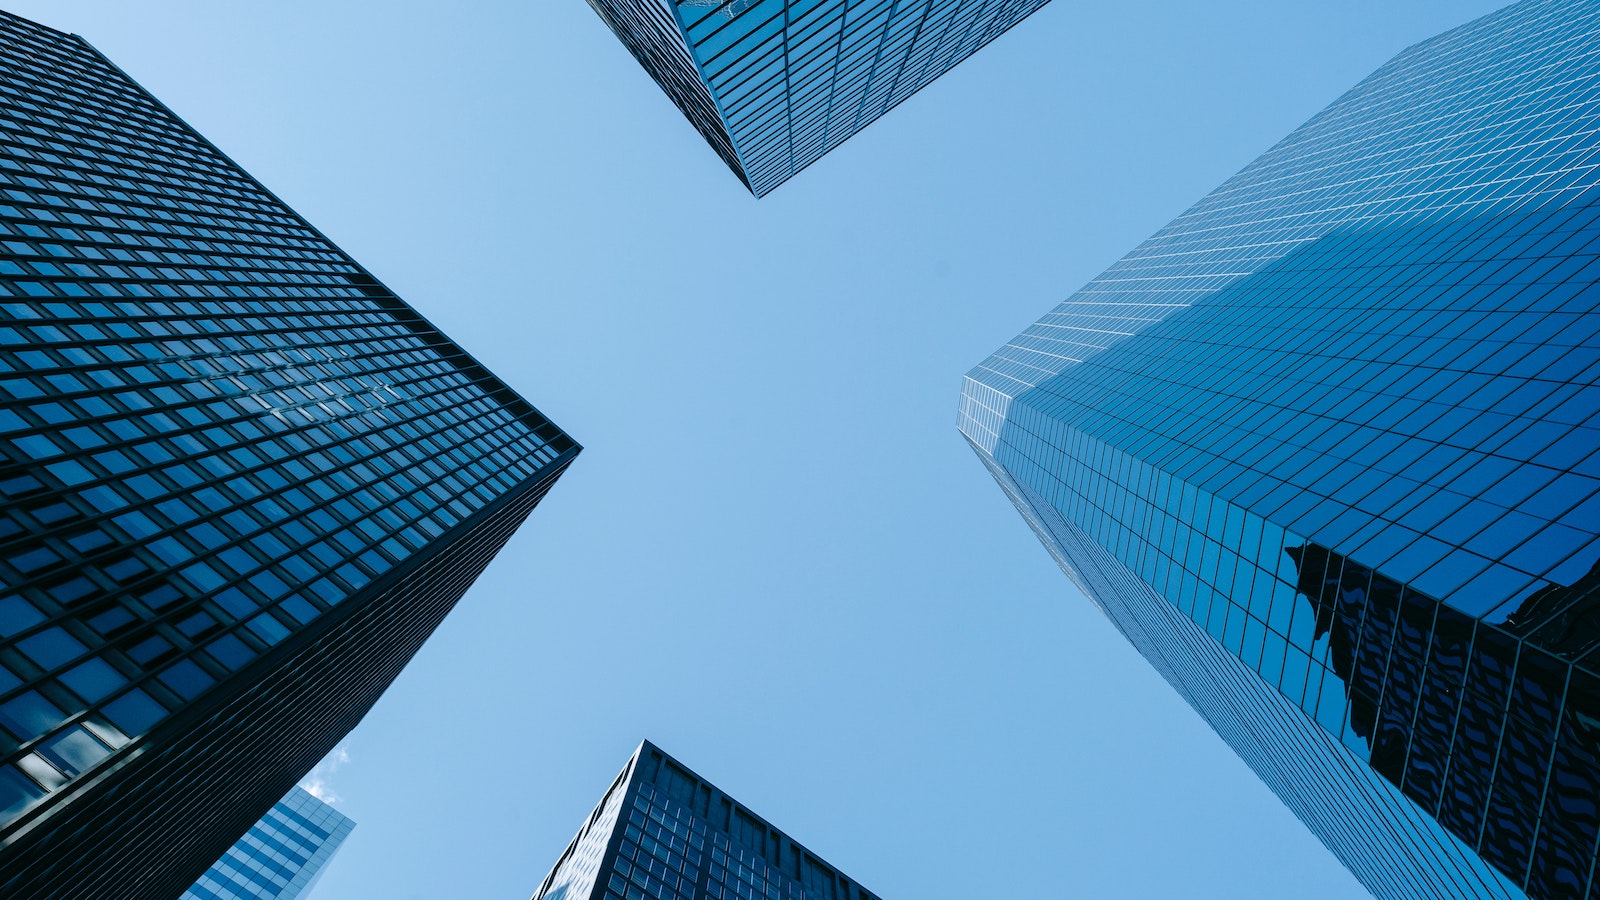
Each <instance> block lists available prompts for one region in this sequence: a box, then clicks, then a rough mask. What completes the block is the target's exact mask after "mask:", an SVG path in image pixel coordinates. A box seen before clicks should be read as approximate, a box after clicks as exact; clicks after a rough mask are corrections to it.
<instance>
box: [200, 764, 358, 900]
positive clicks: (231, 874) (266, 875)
mask: <svg viewBox="0 0 1600 900" xmlns="http://www.w3.org/2000/svg"><path fill="white" fill-rule="evenodd" d="M355 827H356V823H354V822H352V821H350V819H349V818H347V817H346V816H345V815H343V814H342V813H340V812H339V811H338V810H336V809H334V808H333V807H332V806H329V805H328V804H326V803H324V802H322V801H321V800H318V799H317V798H316V797H313V796H312V795H311V794H309V793H307V792H306V791H305V790H303V789H301V788H299V787H296V788H294V789H293V790H291V791H290V792H289V795H288V796H286V797H284V798H283V799H282V800H279V801H278V802H277V803H274V804H273V805H272V808H271V809H269V810H267V814H266V815H264V816H262V817H261V821H259V822H257V823H256V824H254V825H252V826H250V830H249V831H247V832H245V835H244V837H242V838H239V840H238V841H236V842H235V843H234V845H233V846H232V847H229V848H228V852H227V853H224V854H222V858H221V859H219V860H217V861H216V862H214V863H212V864H211V868H209V869H207V870H206V873H205V874H204V875H202V876H200V880H199V881H196V882H195V883H194V884H193V885H192V886H191V887H190V888H189V889H188V890H187V891H184V892H183V896H182V897H180V898H178V900H260V898H263V897H270V898H273V900H296V898H298V897H301V896H303V895H306V894H309V893H310V892H311V886H312V885H314V884H316V881H317V879H318V878H320V877H321V876H322V872H323V869H324V867H325V866H327V864H328V860H330V859H332V858H333V854H335V853H337V852H338V851H339V845H340V844H343V843H344V839H345V838H347V837H349V836H350V832H351V831H352V830H353V829H354V828H355Z"/></svg>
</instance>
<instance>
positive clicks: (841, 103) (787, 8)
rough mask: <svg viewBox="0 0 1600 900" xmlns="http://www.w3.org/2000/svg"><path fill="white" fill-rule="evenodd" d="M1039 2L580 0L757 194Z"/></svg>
mask: <svg viewBox="0 0 1600 900" xmlns="http://www.w3.org/2000/svg"><path fill="white" fill-rule="evenodd" d="M1046 2H1048V0H1000V2H993V0H909V2H901V0H854V2H852V0H589V5H590V6H592V7H594V9H595V11H596V12H598V13H599V14H600V18H601V19H604V20H605V23H606V24H607V25H609V26H610V27H611V30H612V31H613V32H615V33H616V35H617V37H619V38H621V39H622V42H623V43H624V44H626V45H627V47H628V50H630V51H631V52H632V53H633V55H634V58H635V59H637V60H639V63H640V64H641V65H643V66H644V68H645V70H646V71H648V72H649V73H650V76H651V77H652V78H654V79H655V80H656V83H657V84H659V85H661V89H662V90H664V91H666V92H667V96H669V97H671V98H672V101H673V102H674V103H676V104H678V108H679V109H680V110H682V111H683V114H684V115H685V116H688V117H689V121H690V122H691V123H693V125H694V127H695V128H696V129H698V130H699V132H700V134H701V135H703V136H704V137H705V139H706V140H707V141H708V142H709V143H710V144H711V146H712V148H713V149H714V150H716V151H717V153H718V155H720V156H721V157H722V160H723V162H726V163H727V164H728V168H730V169H732V170H733V173H734V174H735V175H737V176H739V180H740V181H743V182H744V184H745V186H746V187H748V188H749V189H750V191H751V193H753V194H755V195H756V196H757V197H760V196H763V195H765V194H766V193H767V192H768V191H771V190H772V189H773V188H775V187H777V186H778V185H780V184H782V183H783V182H785V181H787V180H788V179H789V177H790V176H792V175H794V174H795V173H797V172H799V171H800V170H801V169H804V168H805V167H806V166H809V165H811V164H812V163H814V162H816V161H817V160H818V159H820V158H821V157H822V155H823V154H824V153H827V152H828V151H829V150H832V149H833V148H834V147H837V146H839V145H840V144H842V143H844V141H845V140H846V139H848V138H849V137H850V136H851V135H853V134H855V133H856V132H858V131H860V130H861V129H863V128H865V127H867V126H868V125H870V124H871V123H872V121H873V120H874V119H876V118H878V117H879V116H881V115H883V114H884V113H886V112H888V111H889V109H890V108H891V107H893V106H895V105H896V104H898V103H899V102H900V101H902V100H904V99H906V98H907V97H910V96H911V95H912V94H915V93H916V92H917V91H919V90H921V89H922V88H923V87H924V86H926V85H927V84H928V83H929V82H931V81H933V80H934V79H935V78H938V77H939V76H940V75H943V74H944V73H945V72H948V71H949V70H950V69H952V68H953V67H955V65H956V64H957V63H959V62H961V61H962V60H964V59H966V58H967V57H968V56H971V55H972V54H973V53H975V52H977V51H978V49H979V48H981V47H983V46H984V45H985V44H987V43H989V42H990V41H992V40H994V39H995V38H997V37H999V36H1000V35H1001V34H1002V33H1003V32H1005V31H1006V29H1008V28H1010V27H1011V26H1013V25H1015V24H1017V23H1018V22H1020V21H1022V20H1023V19H1025V18H1027V17H1028V16H1029V15H1030V14H1032V13H1033V12H1034V11H1035V10H1037V9H1039V8H1040V7H1041V6H1044V5H1045V3H1046Z"/></svg>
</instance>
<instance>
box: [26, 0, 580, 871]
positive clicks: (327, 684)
mask: <svg viewBox="0 0 1600 900" xmlns="http://www.w3.org/2000/svg"><path fill="white" fill-rule="evenodd" d="M0 404H3V405H0V496H3V502H0V896H4V897H7V898H31V897H43V896H51V897H84V898H88V897H127V898H140V897H156V898H162V900H170V898H172V897H176V896H178V895H179V894H180V893H182V892H183V890H184V889H185V888H187V887H188V886H189V885H190V884H191V883H192V882H194V881H195V879H196V878H197V877H199V876H200V874H201V873H202V872H203V871H205V869H206V867H207V866H208V865H210V864H211V863H212V862H213V861H215V860H216V859H217V858H218V857H219V856H221V855H222V853H223V852H224V851H225V850H227V849H228V845H229V844H231V843H232V842H233V840H234V839H235V838H237V837H239V836H240V835H241V834H243V833H244V832H245V831H246V830H247V829H248V828H249V827H250V826H251V824H252V823H254V822H255V821H256V820H257V818H259V817H260V816H261V815H262V814H263V813H264V812H266V811H267V810H268V808H270V807H271V806H272V805H273V803H274V802H276V801H277V800H278V799H279V798H280V797H282V796H283V795H284V794H285V792H286V791H288V790H289V789H290V788H291V787H292V786H293V785H294V784H295V782H296V781H297V780H299V778H300V777H301V776H302V775H303V774H304V773H305V772H306V771H307V770H308V769H310V768H311V766H312V765H313V764H315V763H316V762H317V760H319V759H320V758H322V757H323V756H324V755H325V754H326V753H328V752H329V750H331V749H332V748H333V746H334V744H335V743H336V742H337V741H338V740H339V738H340V737H341V736H342V735H344V734H345V733H346V732H348V731H349V730H350V729H351V728H353V727H354V726H355V724H356V723H357V722H358V721H360V719H361V717H362V716H363V715H364V714H365V713H366V711H367V710H368V709H369V708H370V707H371V706H372V704H373V703H374V702H376V700H377V699H378V697H379V695H381V694H382V693H383V691H384V689H385V688H386V687H387V686H388V685H389V683H390V682H391V681H392V680H393V679H394V677H395V676H396V675H397V674H398V673H399V672H400V669H401V667H402V666H404V665H405V664H406V661H407V660H409V659H410V658H411V656H412V654H414V653H415V652H416V650H417V649H418V647H419V646H421V644H422V642H423V640H424V639H425V638H426V637H427V636H428V634H429V633H430V632H431V631H432V630H433V628H434V627H435V626H436V625H437V624H438V623H439V621H440V620H441V619H442V618H443V616H444V615H445V613H447V612H448V611H449V610H450V608H451V607H452V606H453V605H454V603H455V602H456V600H457V599H458V598H459V597H460V596H461V595H462V593H463V592H464V591H465V590H466V589H467V587H468V586H469V585H470V584H471V583H472V581H473V579H474V578H475V577H476V576H477V575H478V573H479V572H480V571H481V570H482V569H483V567H484V566H485V565H487V564H488V562H489V560H490V559H491V558H492V557H493V556H494V554H495V552H496V551H497V550H498V549H499V548H500V546H501V545H502V544H503V543H504V542H505V541H506V540H507V539H508V538H509V537H510V535H511V533H512V532H513V531H514V530H515V528H516V527H517V525H518V523H519V522H520V521H521V520H522V519H523V517H525V516H526V515H527V514H528V512H529V510H531V509H532V508H533V506H534V504H536V503H537V502H538V501H539V499H540V498H541V497H542V496H543V495H544V493H545V492H546V491H547V490H548V489H549V488H550V486H551V484H552V483H553V482H554V481H555V479H556V477H557V476H558V475H559V474H560V473H561V472H562V471H563V470H564V469H565V467H566V466H567V465H568V464H569V463H570V462H571V461H572V459H573V457H574V456H575V455H576V454H577V452H578V447H577V445H575V444H574V443H573V442H572V440H571V439H569V438H568V437H567V436H566V435H564V434H563V433H562V432H561V431H560V430H559V429H557V428H556V427H555V426H554V425H552V424H551V423H550V422H549V421H548V420H546V419H545V418H544V417H543V416H541V415H540V414H539V413H538V411H537V410H535V409H534V408H533V407H532V406H530V405H529V404H528V403H527V402H525V401H524V400H523V399H521V398H520V397H519V396H518V395H517V394H516V393H515V392H513V391H512V390H511V389H510V388H508V387H507V386H506V385H504V384H502V383H501V382H500V381H498V380H497V379H495V377H494V376H493V375H491V374H490V373H489V372H487V371H485V370H484V369H483V368H482V367H481V366H480V365H478V364H477V363H476V362H475V361H474V360H473V359H472V358H471V357H470V356H468V355H467V354H466V353H465V352H464V351H462V350H461V348H460V347H457V346H456V345H455V344H453V343H451V342H450V341H449V339H448V338H446V337H445V336H444V335H442V334H440V333H439V332H438V331H437V330H436V329H434V328H433V327H432V326H430V325H429V324H428V323H427V322H426V321H424V320H423V319H422V318H421V317H420V316H419V315H417V313H416V312H414V311H413V310H412V309H411V308H410V307H408V306H406V305H405V304H404V303H402V302H401V301H400V300H399V299H397V298H396V297H395V296H394V295H393V294H392V293H390V292H389V290H388V289H387V288H385V287H384V286H383V285H382V284H380V283H379V282H378V281H377V280H376V279H375V278H373V277H372V276H371V275H370V274H369V273H367V272H366V271H365V270H363V269H362V268H361V267H360V266H358V265H356V264H355V263H354V262H353V261H352V260H351V259H350V258H349V257H347V256H346V255H345V254H344V253H342V252H341V251H340V250H339V248H338V247H335V246H334V245H333V244H331V243H330V242H329V241H328V240H327V239H326V238H324V237H323V236H322V235H321V234H319V233H318V232H317V231H316V230H315V229H313V228H311V227H310V226H309V225H307V224H306V223H305V222H304V221H303V220H301V219H300V218H299V217H298V216H296V215H295V213H294V212H293V211H292V210H290V209H289V208H288V207H286V206H285V205H284V204H283V203H281V202H280V201H279V200H277V199H276V198H275V197H273V196H272V195H271V194H270V193H268V192H267V191H266V190H265V189H264V188H262V187H261V186H260V185H259V184H257V183H256V182H255V181H254V180H252V179H251V178H250V176H249V175H247V174H246V173H244V172H243V171H241V170H240V169H239V167H238V166H236V165H234V164H233V163H232V162H231V161H230V160H229V159H228V158H227V157H225V156H224V155H223V154H222V153H221V152H219V151H218V150H217V149H216V148H215V147H213V146H211V145H210V144H208V143H207V142H206V141H205V139H204V138H202V137H200V136H199V135H198V134H196V133H195V132H194V131H193V130H192V129H190V128H189V127H188V126H187V125H185V124H184V123H183V122H182V121H180V120H179V119H178V118H177V117H176V116H174V115H173V114H172V112H171V111H169V110H168V109H166V108H165V107H163V106H162V105H161V104H160V103H159V102H158V101H156V100H155V99H153V98H152V97H150V96H149V95H148V94H146V93H145V92H144V91H143V90H141V89H140V88H139V87H138V86H137V85H136V84H134V83H133V82H132V81H131V80H130V79H129V78H128V77H127V76H126V75H124V74H123V73H122V72H121V71H120V70H118V69H117V68H116V67H115V66H114V65H112V64H111V63H110V62H108V61H107V60H106V59H105V58H104V57H102V56H100V55H99V54H98V53H96V52H95V51H94V49H93V48H91V47H90V46H88V44H86V43H85V42H84V41H82V40H81V39H79V38H76V37H73V36H69V35H65V34H61V33H59V32H55V31H52V30H49V29H47V28H43V27H41V26H38V25H34V24H32V23H29V22H26V21H23V20H20V19H17V18H14V17H10V16H5V15H3V14H0Z"/></svg>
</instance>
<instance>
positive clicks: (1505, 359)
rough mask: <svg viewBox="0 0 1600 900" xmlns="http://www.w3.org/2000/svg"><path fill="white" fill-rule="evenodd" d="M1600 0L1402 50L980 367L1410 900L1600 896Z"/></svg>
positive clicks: (968, 414) (1289, 797)
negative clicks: (1599, 851)
mask: <svg viewBox="0 0 1600 900" xmlns="http://www.w3.org/2000/svg"><path fill="white" fill-rule="evenodd" d="M1597 280H1600V5H1597V4H1594V3H1586V2H1581V3H1580V2H1556V0H1525V2H1522V3H1518V4H1515V5H1513V6H1511V7H1508V8H1507V9H1505V10H1502V11H1500V12H1498V13H1495V14H1493V15H1490V16H1487V17H1485V18H1483V19H1480V20H1478V21H1475V22H1472V23H1470V24H1468V25H1465V26H1462V27H1460V28H1457V29H1454V30H1452V31H1448V32H1446V33H1444V34H1441V35H1439V36H1437V37H1435V38H1433V39H1431V40H1428V41H1424V42H1423V43H1421V44H1418V45H1417V46H1415V47H1412V48H1410V49H1408V50H1406V51H1405V52H1403V53H1401V54H1400V55H1398V56H1397V57H1395V58H1394V59H1393V60H1392V61H1390V62H1389V63H1387V64H1386V65H1384V66H1383V67H1382V68H1380V69H1379V70H1378V71H1376V72H1374V73H1373V74H1372V75H1371V76H1370V77H1368V78H1367V79H1366V80H1365V81H1363V82H1362V83H1361V84H1359V85H1357V86H1356V87H1355V88H1354V89H1352V90H1351V91H1350V92H1349V93H1347V94H1346V95H1345V96H1343V97H1341V98H1340V99H1339V100H1337V101H1336V102H1334V103H1333V104H1332V105H1331V106H1329V107H1328V108H1327V109H1325V110H1323V111H1322V112H1321V113H1319V114H1317V115H1316V116H1315V117H1313V118H1312V119H1311V120H1310V121H1309V122H1307V123H1306V124H1305V125H1304V126H1302V127H1301V128H1299V129H1298V130H1296V131H1295V132H1294V133H1293V134H1291V135H1289V136H1288V137H1287V138H1285V139H1284V140H1283V141H1281V142H1280V143H1278V144H1277V145H1276V146H1275V147H1273V148H1272V149H1270V150H1269V151H1267V152H1266V153H1265V154H1264V155H1262V156H1261V157H1260V158H1259V159H1258V160H1256V161H1255V162H1254V163H1252V164H1250V165H1249V166H1247V167H1246V168H1245V169H1244V170H1243V171H1241V172H1240V173H1239V174H1238V175H1236V176H1234V177H1233V178H1231V179H1230V180H1228V181H1227V182H1226V183H1224V184H1223V185H1222V186H1221V187H1219V188H1218V189H1217V190H1216V191H1214V192H1213V193H1211V194H1210V195H1209V196H1207V197H1206V198H1204V199H1203V200H1201V201H1200V202H1199V203H1197V204H1196V205H1195V206H1194V207H1192V208H1191V209H1189V210H1188V211H1187V212H1185V213H1184V214H1183V215H1181V216H1179V217H1178V218H1177V219H1175V220H1174V221H1173V222H1172V223H1171V224H1169V225H1167V226H1166V227H1165V228H1163V229H1161V230H1160V231H1159V232H1157V233H1156V234H1155V235H1154V236H1152V237H1151V238H1150V239H1149V240H1147V241H1146V242H1145V243H1144V244H1142V245H1140V246H1139V247H1138V248H1136V249H1135V250H1134V251H1133V252H1131V253H1130V254H1128V255H1127V256H1126V257H1124V258H1123V259H1122V260H1121V261H1119V262H1117V263H1116V264H1115V265H1113V266H1112V267H1111V268H1110V269H1108V270H1107V271H1106V272H1105V273H1103V274H1102V275H1101V276H1099V277H1098V278H1096V279H1095V280H1094V281H1092V282H1091V283H1090V284H1088V285H1087V286H1085V287H1084V288H1083V289H1082V290H1080V291H1079V292H1078V293H1076V294H1075V295H1073V296H1072V297H1071V298H1069V299H1068V300H1067V301H1066V302H1064V303H1062V304H1061V305H1060V306H1058V307H1057V308H1056V309H1055V310H1053V311H1052V312H1051V313H1049V314H1048V315H1046V316H1045V317H1044V318H1043V319H1041V320H1040V321H1039V322H1038V323H1036V324H1035V325H1033V326H1032V327H1030V328H1029V329H1028V330H1026V331H1025V332H1024V333H1022V334H1021V335H1019V336H1018V337H1017V338H1015V339H1014V340H1013V341H1011V342H1010V343H1008V344H1007V345H1006V346H1005V347H1003V348H1001V349H1000V350H999V351H997V352H996V353H995V354H994V355H993V356H991V357H990V358H989V359H987V360H985V361H984V362H983V363H982V364H981V365H979V366H978V367H976V368H975V369H973V370H972V371H971V372H970V373H968V375H967V378H966V381H965V384H964V388H963V396H962V400H961V408H960V428H961V431H962V433H963V434H964V435H965V436H966V437H967V439H968V440H969V442H970V443H971V445H972V446H973V448H974V450H976V451H977V453H978V455H979V457H980V458H981V459H982V460H983V462H984V463H985V465H986V466H987V467H988V468H989V470H990V471H991V472H992V474H993V475H994V477H995V478H996V479H997V480H998V481H999V482H1000V484H1001V486H1002V487H1003V488H1004V489H1005V490H1006V492H1007V494H1008V495H1009V496H1010V498H1011V499H1012V501H1013V502H1014V503H1015V504H1016V505H1017V507H1018V509H1019V510H1021V511H1022V513H1023V515H1024V516H1025V518H1026V519H1027V520H1028V522H1029V523H1030V525H1031V526H1032V527H1033V529H1034V530H1035V532H1036V533H1037V534H1038V535H1039V537H1040V539H1041V540H1042V541H1043V542H1044V543H1045V545H1046V546H1047V547H1048V548H1049V549H1050V551H1051V552H1052V553H1053V554H1054V555H1055V557H1056V558H1057V560H1058V561H1059V562H1060V563H1061V565H1062V567H1063V568H1064V569H1065V570H1066V571H1067V572H1068V574H1069V575H1071V576H1072V578H1073V580H1074V581H1075V582H1076V583H1077V584H1078V585H1079V586H1080V587H1081V588H1082V589H1083V591H1084V592H1085V593H1086V594H1087V595H1088V596H1089V597H1090V598H1091V599H1092V600H1093V601H1094V602H1095V603H1096V604H1097V605H1098V606H1099V607H1100V608H1101V609H1102V610H1104V611H1105V613H1106V615H1107V616H1108V617H1109V618H1110V619H1111V621H1112V622H1113V623H1115V624H1116V626H1117V627H1118V629H1119V630H1121V632H1122V633H1123V634H1124V635H1125V636H1126V637H1127V638H1128V639H1129V640H1130V641H1131V642H1132V643H1133V644H1134V645H1135V646H1136V647H1137V648H1138V649H1139V651H1140V652H1141V653H1142V654H1143V655H1144V656H1145V657H1146V658H1147V659H1149V661H1150V662H1151V663H1152V664H1153V665H1154V666H1155V667H1156V668H1157V669H1159V670H1160V671H1161V672H1162V674H1163V675H1164V676H1165V677H1166V678H1167V679H1168V681H1169V682H1170V683H1171V684H1172V685H1173V686H1174V687H1175V688H1176V689H1177V690H1178V691H1179V692H1180V693H1181V694H1182V695H1183V696H1184V697H1185V699H1187V700H1188V701H1189V702H1190V703H1191V704H1192V705H1193V706H1194V708H1195V709H1196V710H1198V711H1199V712H1200V714H1201V715H1202V716H1204V717H1205V718H1206V719H1207V720H1208V721H1209V722H1210V723H1211V725H1212V726H1213V727H1214V728H1215V729H1216V730H1217V732H1218V733H1219V734H1220V735H1221V736H1222V737H1223V738H1225V739H1226V740H1227V741H1228V742H1229V743H1230V744H1231V745H1232V746H1233V747H1234V749H1235V750H1236V751H1237V752H1238V753H1239V754H1240V756H1241V757H1243V758H1244V759H1245V761H1246V762H1248V763H1249V764H1250V765H1251V767H1252V768H1253V769H1254V770H1255V771H1256V772H1257V773H1258V774H1259V775H1260V776H1261V777H1262V779H1263V780H1264V781H1266V782H1267V783H1268V784H1269V785H1270V786H1271V787H1272V789H1273V790H1274V791H1275V792H1276V793H1277V794H1278V795H1279V796H1280V797H1282V798H1283V800H1284V802H1285V803H1287V804H1288V805H1289V806H1290V807H1291V808H1292V809H1293V810H1294V811H1295V813H1296V814H1297V815H1298V816H1299V817H1300V818H1301V819H1302V820H1303V821H1305V822H1306V823H1307V824H1308V825H1309V826H1310V827H1311V829H1312V830H1313V831H1314V832H1315V833H1316V834H1317V836H1318V837H1319V838H1320V839H1321V840H1322V841H1323V842H1324V843H1325V844H1327V846H1328V847H1329V848H1330V849H1331V850H1332V851H1333V852H1334V853H1335V854H1336V855H1338V857H1339V858H1340V859H1341V860H1343V861H1344V862H1345V864H1346V865H1347V866H1349V867H1350V868H1351V869H1352V871H1354V872H1355V874H1356V875H1357V877H1359V878H1360V880H1361V881H1362V882H1363V883H1364V884H1365V885H1366V886H1367V887H1368V888H1370V889H1371V890H1372V891H1373V892H1374V893H1375V894H1377V895H1379V896H1382V897H1415V898H1424V897H1479V896H1482V897H1520V896H1522V895H1523V894H1524V892H1525V893H1526V894H1528V895H1531V896H1535V897H1584V896H1588V897H1596V896H1600V886H1597V885H1596V883H1595V881H1594V868H1595V848H1596V839H1597V825H1600V820H1597V798H1600V678H1597V675H1596V673H1597V672H1600V650H1597V649H1596V648H1597V647H1600V568H1597V563H1600V285H1597Z"/></svg>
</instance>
